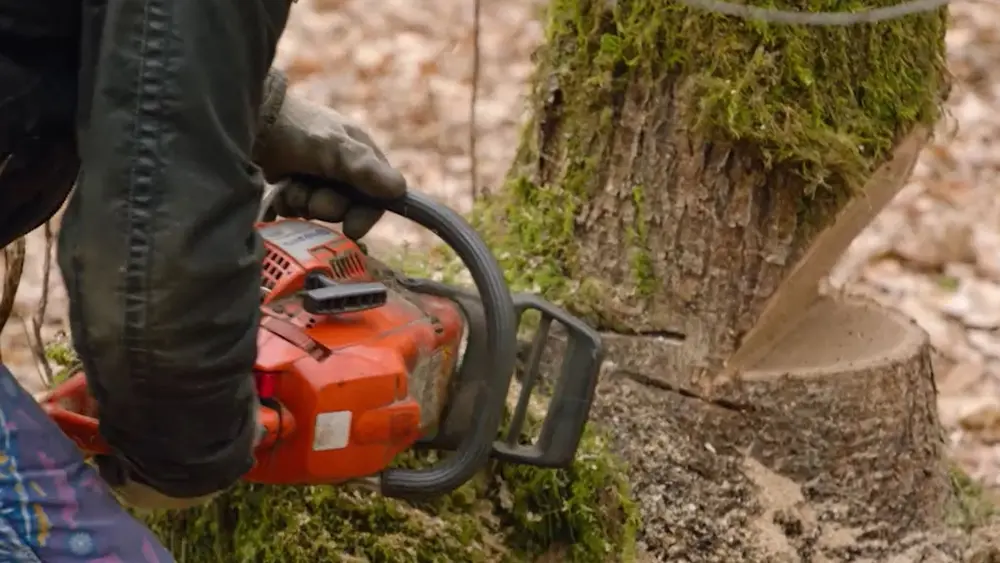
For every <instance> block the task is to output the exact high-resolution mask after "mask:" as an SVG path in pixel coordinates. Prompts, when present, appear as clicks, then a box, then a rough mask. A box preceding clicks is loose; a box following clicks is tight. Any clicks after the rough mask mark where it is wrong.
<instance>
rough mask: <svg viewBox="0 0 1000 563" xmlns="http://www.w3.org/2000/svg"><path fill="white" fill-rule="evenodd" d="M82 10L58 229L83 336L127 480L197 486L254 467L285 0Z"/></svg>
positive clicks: (118, 4) (75, 326) (170, 490)
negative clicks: (267, 85)
mask: <svg viewBox="0 0 1000 563" xmlns="http://www.w3.org/2000/svg"><path fill="white" fill-rule="evenodd" d="M84 4H85V8H84V20H85V22H84V23H85V31H86V32H85V36H86V37H87V38H89V41H88V40H85V44H84V49H83V61H82V63H81V66H82V68H83V69H84V74H85V76H84V77H83V80H82V81H81V100H80V105H79V107H80V110H79V111H80V114H79V124H78V138H79V146H80V156H81V161H82V165H81V168H82V173H81V177H80V180H79V182H78V185H77V189H76V190H75V191H74V193H73V195H72V198H71V201H70V204H69V206H68V209H67V211H66V214H65V216H64V218H63V224H62V231H61V233H60V241H59V263H60V267H61V269H62V273H63V276H64V278H65V281H66V285H67V288H68V290H69V297H70V320H71V326H72V332H73V339H74V345H75V346H76V348H77V350H78V351H79V353H80V355H81V357H82V359H83V361H84V367H85V370H86V373H87V377H88V382H89V384H90V386H91V388H92V390H93V392H94V394H95V397H96V398H97V400H98V402H99V405H100V411H101V414H100V416H101V432H102V434H103V435H104V437H105V438H106V440H107V441H108V442H109V443H110V444H111V445H112V446H113V448H114V449H116V450H117V452H118V454H119V457H121V458H123V459H124V460H126V462H127V464H126V465H127V466H129V467H130V478H131V479H134V480H136V481H139V482H145V483H147V484H149V485H151V486H152V487H153V488H155V489H156V490H158V491H159V492H161V493H163V494H165V495H168V496H171V497H178V498H191V497H197V496H200V495H205V494H209V493H213V492H216V491H219V490H221V489H224V488H227V487H228V486H229V485H230V484H232V483H233V482H234V481H236V480H237V479H238V478H239V477H240V476H242V475H243V474H244V473H245V472H246V471H247V470H248V469H249V468H250V466H251V464H252V458H251V443H252V441H253V439H254V437H255V436H254V435H255V432H256V428H255V424H254V420H253V416H252V411H253V408H254V405H255V398H254V388H253V383H252V379H251V370H252V367H253V363H254V358H255V355H256V351H257V346H256V337H257V322H258V317H259V310H258V303H259V287H260V264H261V258H262V246H261V241H260V239H259V236H258V235H257V234H256V233H255V232H254V229H253V225H254V219H255V216H256V213H257V211H258V205H259V199H260V195H261V191H262V188H263V179H262V177H261V175H260V172H259V170H258V168H257V167H256V166H254V165H253V163H252V162H251V150H252V147H253V143H254V138H255V133H256V126H257V119H258V110H259V109H260V104H261V101H262V97H263V85H264V81H265V76H266V75H267V72H268V68H269V67H270V65H271V62H272V60H273V57H274V51H275V46H276V43H277V41H278V38H279V37H280V35H281V32H282V30H283V28H284V25H285V21H286V18H287V15H288V9H289V0H213V1H206V0H107V2H106V7H105V6H101V5H102V4H105V2H96V1H94V2H93V3H92V4H93V6H94V7H92V6H91V2H88V1H85V2H84ZM90 69H92V70H90ZM88 71H90V72H91V74H90V75H89V76H87V74H88Z"/></svg>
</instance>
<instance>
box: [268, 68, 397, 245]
mask: <svg viewBox="0 0 1000 563" xmlns="http://www.w3.org/2000/svg"><path fill="white" fill-rule="evenodd" d="M261 117H262V124H261V127H260V128H259V130H258V135H257V143H256V146H255V147H254V160H255V162H256V163H257V164H258V165H259V166H260V167H261V170H262V171H263V172H264V176H265V178H267V180H268V181H269V182H272V183H273V182H277V181H281V180H286V181H287V184H286V187H285V189H284V190H282V192H281V193H280V194H279V195H278V196H277V198H276V199H275V201H274V203H273V207H274V210H275V211H276V212H277V213H278V214H279V215H281V216H284V217H302V218H305V219H318V220H320V221H326V222H330V223H343V231H344V234H345V235H347V236H348V237H350V238H352V239H355V240H356V239H359V238H361V237H363V236H364V235H365V234H367V233H368V231H369V230H370V229H371V228H372V226H374V225H375V223H376V222H377V221H378V220H379V218H380V217H381V216H382V213H383V212H382V211H380V210H376V209H372V208H368V207H365V206H363V205H358V204H357V203H356V202H352V201H351V200H350V198H349V197H348V196H347V195H345V194H344V193H342V192H340V191H338V190H337V186H338V185H348V186H351V187H353V188H354V189H355V190H357V191H358V192H361V193H363V194H365V195H366V196H371V197H375V198H379V199H394V198H397V197H400V196H402V195H404V194H405V193H406V180H405V179H404V178H403V175H402V174H400V173H399V171H398V170H396V169H395V168H393V167H392V166H391V165H390V164H389V161H388V160H387V159H386V157H385V154H383V153H382V151H381V150H380V149H379V148H378V146H377V145H376V144H375V142H374V141H373V140H372V138H371V137H370V136H369V135H368V134H367V133H366V132H365V131H364V130H362V129H361V128H360V127H358V126H357V125H356V124H355V123H353V122H351V121H350V120H348V119H347V118H346V117H344V116H343V115H341V114H339V113H337V112H336V111H334V110H333V109H330V108H328V107H325V106H323V105H321V104H317V103H314V102H310V101H308V100H306V99H303V98H301V97H297V96H294V95H292V94H287V95H286V94H285V82H284V78H283V77H282V76H281V75H280V73H278V72H277V71H273V70H272V72H271V75H269V76H268V82H267V85H266V87H265V96H264V106H263V108H262V112H261Z"/></svg>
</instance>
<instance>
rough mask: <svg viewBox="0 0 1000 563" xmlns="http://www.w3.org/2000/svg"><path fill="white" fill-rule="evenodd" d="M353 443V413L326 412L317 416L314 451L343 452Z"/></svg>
mask: <svg viewBox="0 0 1000 563" xmlns="http://www.w3.org/2000/svg"><path fill="white" fill-rule="evenodd" d="M350 441H351V411H336V412H324V413H320V414H319V415H317V416H316V430H315V432H314V433H313V450H314V451H317V452H321V451H324V450H341V449H344V448H346V447H347V444H348V443H349V442H350Z"/></svg>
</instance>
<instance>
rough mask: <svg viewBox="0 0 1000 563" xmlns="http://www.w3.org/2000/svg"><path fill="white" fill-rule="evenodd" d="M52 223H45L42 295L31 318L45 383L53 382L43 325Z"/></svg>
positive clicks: (47, 302) (50, 254)
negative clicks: (46, 352) (43, 337)
mask: <svg viewBox="0 0 1000 563" xmlns="http://www.w3.org/2000/svg"><path fill="white" fill-rule="evenodd" d="M54 238H55V237H53V236H52V223H51V222H46V223H45V257H44V258H43V259H42V296H41V297H40V298H39V300H38V307H36V308H35V314H34V316H33V317H32V319H31V329H32V333H33V335H34V341H35V342H34V345H33V346H32V347H31V349H32V351H33V352H34V353H35V358H36V359H37V360H38V363H39V364H40V365H41V366H42V371H43V372H44V374H43V377H44V380H45V385H46V387H48V386H49V385H51V384H52V365H51V364H50V363H49V359H48V357H46V356H45V342H44V341H43V340H42V326H43V325H44V324H45V312H46V310H47V309H48V308H49V279H50V278H51V270H52V247H53V239H54Z"/></svg>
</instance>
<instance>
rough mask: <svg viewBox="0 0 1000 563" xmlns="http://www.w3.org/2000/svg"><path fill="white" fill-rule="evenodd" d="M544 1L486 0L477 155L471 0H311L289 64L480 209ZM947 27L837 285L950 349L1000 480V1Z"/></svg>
mask: <svg viewBox="0 0 1000 563" xmlns="http://www.w3.org/2000/svg"><path fill="white" fill-rule="evenodd" d="M544 4H545V3H544V2H543V1H542V0H511V1H508V2H503V3H500V2H483V6H482V16H481V22H482V30H481V35H480V38H479V43H480V58H481V61H480V65H479V81H478V104H477V107H476V122H477V124H476V134H475V144H476V158H475V159H474V160H473V159H472V158H470V154H471V151H470V109H469V108H470V97H471V93H472V91H473V89H472V76H473V52H474V47H473V45H474V27H473V3H472V2H444V1H436V2H410V1H407V0H386V1H383V2H370V1H365V0H300V1H299V2H298V3H296V4H295V5H294V9H293V17H292V20H291V21H290V23H289V26H288V32H287V34H286V36H285V38H284V39H283V42H282V45H281V49H280V52H279V57H278V64H279V65H281V66H282V67H283V68H286V69H287V70H288V72H289V74H290V76H291V77H292V78H293V80H294V81H295V83H294V88H296V89H298V90H300V91H303V92H305V93H307V94H308V95H309V96H310V97H312V98H313V99H316V100H321V101H325V102H328V103H330V104H331V105H333V106H334V107H336V108H337V109H339V110H340V111H342V112H343V113H345V114H348V115H350V116H352V117H353V118H355V119H357V120H358V121H359V122H360V123H362V124H363V125H364V126H365V127H367V128H368V129H369V130H370V131H371V132H372V134H373V137H374V138H375V139H376V140H377V141H378V142H379V143H380V144H382V146H383V148H384V149H385V152H386V153H387V154H388V155H389V156H390V158H391V159H392V161H393V163H394V164H395V165H396V166H398V167H399V168H401V169H402V171H403V172H404V174H405V175H406V176H407V178H408V179H409V180H410V182H411V185H412V186H414V188H415V189H419V190H422V191H425V192H429V193H431V194H434V195H435V196H438V197H439V198H441V199H442V200H443V201H446V202H448V203H449V204H451V205H453V206H455V207H457V208H459V209H461V210H467V209H468V208H469V206H470V204H471V201H472V193H471V191H470V186H471V184H472V181H471V173H470V169H471V168H472V166H473V162H475V168H476V170H477V174H476V176H477V178H476V184H477V185H478V186H479V189H480V190H482V189H487V190H488V189H491V188H494V187H496V186H497V185H498V183H499V182H500V181H501V180H502V178H503V176H504V173H505V172H506V167H507V164H508V162H509V161H510V159H511V157H512V156H513V151H514V149H515V147H516V142H517V138H518V133H519V124H520V123H521V118H522V117H523V111H524V103H523V94H524V92H525V83H526V81H527V79H528V78H529V75H530V73H531V70H532V63H531V53H532V51H533V49H534V48H535V46H536V45H537V44H538V43H539V42H540V41H541V40H542V29H541V26H540V24H539V20H538V16H539V14H540V13H541V12H540V11H541V10H542V9H543V6H544ZM951 11H952V15H953V25H952V29H951V31H950V32H949V34H948V38H947V43H948V57H949V63H950V67H951V70H952V72H953V73H954V74H955V79H956V80H955V88H954V90H953V93H952V95H951V98H950V100H949V101H948V114H949V115H948V117H947V118H946V119H944V120H942V122H941V124H940V127H939V131H938V133H937V136H936V139H935V141H934V142H933V143H932V144H931V145H930V146H929V147H928V148H927V149H925V151H924V152H923V154H922V156H921V158H920V161H919V163H918V166H917V168H916V170H915V172H914V175H913V177H912V178H911V180H910V182H909V184H908V185H907V186H906V188H905V189H904V190H903V192H902V193H901V194H900V195H899V196H898V197H897V198H896V200H895V201H894V202H893V203H892V204H891V205H890V206H889V208H888V209H886V210H885V211H884V212H883V213H882V214H881V215H880V216H879V217H878V219H877V220H876V221H875V222H874V223H873V224H872V225H871V227H870V228H868V229H867V230H866V231H865V232H864V233H863V234H862V235H861V236H860V237H859V238H858V239H857V240H856V241H855V243H854V244H853V245H852V246H851V248H850V249H849V251H848V252H847V253H846V255H845V256H844V258H843V260H842V262H841V264H840V266H838V268H837V269H836V270H835V272H834V273H833V275H832V276H831V278H830V280H829V282H830V284H831V285H832V286H833V287H835V288H840V289H842V290H844V291H848V292H858V293H864V294H867V295H870V296H874V297H875V298H876V299H878V300H879V301H881V302H883V303H885V304H887V305H889V306H891V307H893V308H895V309H898V310H899V311H901V312H903V313H904V314H906V315H908V316H910V317H911V318H913V319H914V320H915V321H916V322H917V323H918V324H919V325H920V326H921V327H923V328H924V329H925V330H926V331H927V333H928V334H929V335H930V339H931V342H932V344H933V346H934V348H935V350H936V353H937V356H938V357H937V360H938V364H937V367H938V371H937V374H938V387H939V390H940V404H939V407H940V412H941V419H942V422H943V423H944V424H945V426H946V429H947V430H948V432H949V439H950V443H949V445H950V448H951V452H952V455H953V456H954V458H955V459H956V460H957V461H958V462H959V464H960V465H961V467H962V468H963V469H964V470H965V471H966V472H968V474H969V475H971V476H972V477H973V478H975V479H976V480H979V481H981V482H982V483H984V484H986V485H987V486H988V487H992V488H996V489H997V490H1000V197H998V196H997V194H998V193H1000V26H998V25H997V24H996V23H995V22H997V21H1000V4H996V3H992V4H991V3H983V2H956V3H954V4H952V8H951ZM372 237H375V238H377V239H380V240H381V241H384V242H386V243H392V244H397V245H399V244H403V245H408V246H410V247H412V248H414V249H419V248H421V247H422V246H424V245H426V244H427V243H428V242H429V241H430V239H428V238H427V237H426V235H424V234H422V233H420V232H419V231H417V230H415V229H413V228H411V227H410V226H408V225H406V224H405V223H403V222H402V221H401V220H396V219H394V218H387V219H386V220H384V221H383V223H382V224H381V225H379V226H378V227H377V229H376V231H375V232H374V233H373V235H372ZM43 248H44V243H43V236H42V234H41V233H40V232H36V233H34V234H33V235H31V237H30V238H29V248H28V260H27V264H26V272H25V276H24V279H23V282H22V285H21V288H20V292H19V294H18V298H17V303H16V308H15V314H18V315H21V316H23V317H29V316H30V314H31V312H32V311H34V310H35V309H36V307H37V303H38V300H39V297H40V295H41V279H42V267H41V264H42V255H43V254H44V253H43V252H42V249H43ZM50 283H51V285H50V293H51V295H50V296H49V305H48V309H47V311H48V312H47V315H46V323H45V328H44V331H43V339H49V338H52V337H54V336H55V335H57V334H58V333H59V332H61V331H63V330H65V305H66V300H65V293H64V291H63V289H62V286H61V281H60V280H59V276H58V274H57V273H54V274H53V275H52V278H51V280H50ZM30 333H31V330H30V328H27V324H26V323H22V322H19V321H17V320H16V319H12V320H11V321H10V322H9V323H8V325H7V327H6V329H5V330H4V333H3V335H2V338H0V347H2V354H3V357H4V361H5V362H6V363H7V364H8V365H10V366H12V369H14V370H15V373H18V375H19V376H20V377H21V379H22V381H24V382H25V384H26V385H28V386H29V387H33V388H37V387H38V385H39V381H40V379H39V374H40V373H41V372H40V369H39V368H38V366H37V364H36V362H35V361H34V357H33V355H32V353H31V350H30V347H29V346H28V341H29V335H30Z"/></svg>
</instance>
